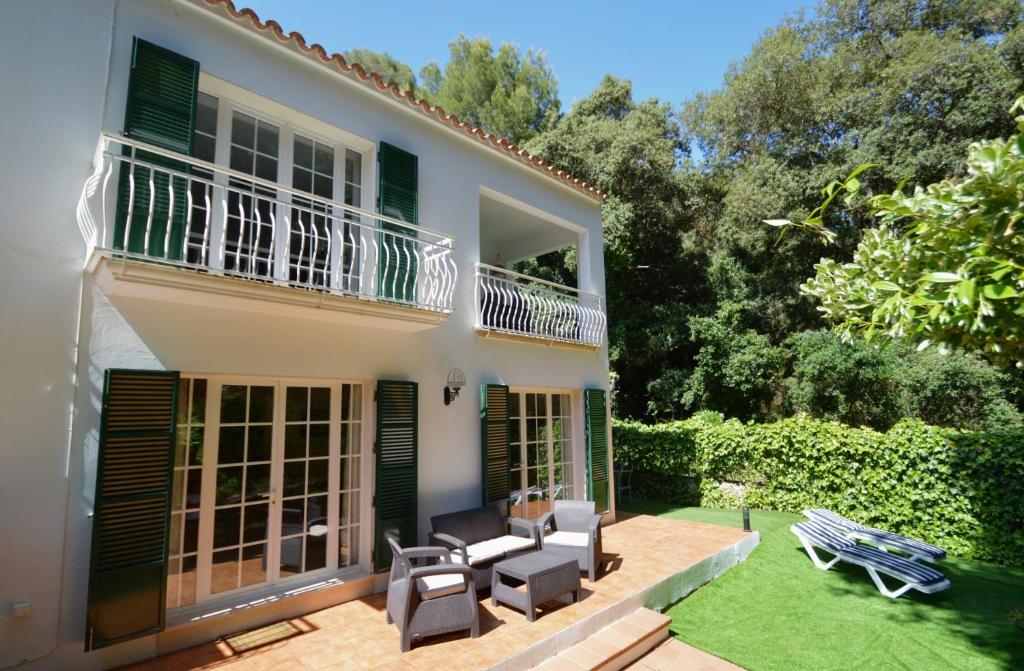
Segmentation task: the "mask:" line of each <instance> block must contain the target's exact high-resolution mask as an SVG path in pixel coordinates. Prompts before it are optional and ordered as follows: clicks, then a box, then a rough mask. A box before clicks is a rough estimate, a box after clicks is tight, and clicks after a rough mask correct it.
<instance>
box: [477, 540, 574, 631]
mask: <svg viewBox="0 0 1024 671" xmlns="http://www.w3.org/2000/svg"><path fill="white" fill-rule="evenodd" d="M523 585H525V586H526V591H525V592H524V591H523V590H522V589H516V588H517V587H519V588H522V586H523ZM570 592H571V593H572V600H573V602H574V603H575V602H577V601H579V600H580V565H579V563H578V562H577V561H576V560H575V559H573V558H572V557H566V556H565V555H563V554H558V553H557V552H549V551H545V550H541V551H539V552H531V553H529V554H525V555H520V556H518V557H514V558H512V559H506V560H505V561H503V562H499V563H497V564H495V565H494V572H493V573H492V575H491V604H492V605H495V606H496V605H498V602H499V601H501V602H504V603H506V604H508V605H510V606H515V607H516V608H519V609H521V610H522V611H523V612H525V613H526V619H527V620H529V621H530V622H533V621H534V620H535V619H536V618H537V615H536V609H537V606H539V605H540V604H542V603H544V602H545V601H550V600H551V599H556V598H558V597H560V596H562V595H564V594H569V593H570Z"/></svg>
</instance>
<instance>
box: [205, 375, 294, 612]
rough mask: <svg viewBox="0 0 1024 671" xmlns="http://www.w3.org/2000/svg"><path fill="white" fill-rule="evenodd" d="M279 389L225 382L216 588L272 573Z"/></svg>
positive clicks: (246, 583)
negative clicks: (273, 477)
mask: <svg viewBox="0 0 1024 671" xmlns="http://www.w3.org/2000/svg"><path fill="white" fill-rule="evenodd" d="M276 392H277V389H276V388H275V387H274V386H272V385H240V384H225V385H223V386H222V387H221V393H220V408H219V411H220V412H219V414H220V422H219V423H220V429H219V440H218V448H217V464H216V466H217V469H216V470H217V475H216V496H215V499H214V502H213V503H214V506H213V546H212V553H213V554H212V567H211V572H210V593H211V594H219V593H221V592H227V591H231V590H235V589H239V588H241V587H252V586H253V585H259V584H261V583H265V582H267V579H268V571H267V566H268V556H267V540H268V533H267V532H268V529H269V528H270V523H269V521H270V515H271V503H272V501H271V495H272V493H273V489H272V488H271V484H270V467H271V461H272V458H273V445H274V428H275V427H274V404H275V400H276Z"/></svg>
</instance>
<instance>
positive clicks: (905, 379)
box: [780, 331, 1024, 431]
mask: <svg viewBox="0 0 1024 671" xmlns="http://www.w3.org/2000/svg"><path fill="white" fill-rule="evenodd" d="M786 348H787V350H788V353H789V355H790V363H789V368H788V373H787V377H786V379H785V380H784V381H783V388H784V398H783V402H782V404H781V405H782V407H781V409H780V410H781V414H792V413H806V414H808V415H810V416H812V417H815V418H817V419H827V420H834V421H840V422H843V423H844V424H849V425H851V426H868V427H871V428H873V429H876V430H880V431H885V430H887V429H889V428H890V427H892V425H893V424H895V423H896V422H897V421H899V420H900V419H901V418H905V417H914V418H917V419H920V420H922V421H924V422H926V423H928V424H932V425H934V426H948V427H954V428H960V429H970V430H977V431H987V430H1000V429H1010V428H1024V416H1022V415H1021V413H1020V412H1019V411H1018V410H1017V409H1016V407H1015V406H1014V400H1015V399H1016V396H1017V391H1016V389H1015V383H1016V380H1015V379H1014V377H1012V376H1011V375H1009V374H1007V373H1006V372H1004V371H1001V370H999V369H998V368H996V367H994V366H993V365H991V364H989V363H988V362H986V361H984V360H982V359H981V358H979V357H977V356H974V355H971V354H965V353H963V352H953V353H950V354H946V355H942V354H939V353H938V352H936V351H934V350H929V351H924V352H916V351H914V350H913V349H911V348H908V347H905V346H903V345H902V344H900V343H897V342H881V343H878V344H877V345H869V344H868V343H865V342H864V341H862V340H852V341H844V340H843V339H841V338H840V337H839V336H838V335H837V334H836V333H835V332H832V331H804V332H801V333H797V334H794V335H793V336H791V337H790V338H789V339H788V340H787V341H786Z"/></svg>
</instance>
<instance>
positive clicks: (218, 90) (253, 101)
mask: <svg viewBox="0 0 1024 671" xmlns="http://www.w3.org/2000/svg"><path fill="white" fill-rule="evenodd" d="M199 90H200V91H201V92H202V93H206V94H207V95H210V96H213V97H214V98H216V99H217V137H216V150H215V156H216V160H215V163H216V164H217V165H219V166H228V165H229V164H230V160H229V159H230V151H231V123H232V118H233V116H234V112H235V111H236V110H237V111H239V112H242V113H243V114H246V115H249V116H251V117H254V118H256V119H258V120H261V121H265V122H267V123H271V124H274V125H275V126H277V128H278V143H279V146H278V159H277V179H276V181H277V183H279V184H282V185H285V186H289V187H291V181H292V180H291V177H292V168H293V151H294V145H295V137H294V136H295V134H296V133H297V134H299V135H302V136H303V137H306V138H309V139H312V140H316V141H317V142H321V143H323V144H326V145H330V146H331V147H332V148H333V149H334V179H333V182H334V183H333V196H332V199H333V200H335V201H338V202H344V201H345V182H346V180H345V177H346V175H345V155H346V151H347V150H351V151H354V152H356V153H357V154H359V155H360V156H361V161H360V163H361V165H360V167H361V174H360V200H361V203H360V205H359V206H358V207H360V208H361V209H364V210H367V211H369V210H368V209H367V208H366V203H373V202H376V180H375V179H374V177H375V174H374V166H376V151H377V149H376V143H374V142H373V141H372V140H368V139H366V138H362V137H359V136H358V135H354V134H352V133H349V132H348V131H345V130H343V129H341V128H338V127H336V126H332V125H330V124H328V123H325V122H323V121H321V120H320V119H317V118H315V117H312V116H310V115H307V114H304V113H302V112H299V111H298V110H295V109H294V108H291V107H287V106H285V105H282V104H280V103H277V102H274V101H272V100H269V99H267V98H263V97H262V96H259V95H257V94H255V93H252V92H251V91H248V90H246V89H243V88H241V87H239V86H236V85H234V84H232V83H230V82H227V81H224V80H223V79H219V78H217V77H214V76H212V75H210V74H209V73H206V72H200V73H199ZM215 179H216V183H217V184H220V185H222V186H227V181H226V178H225V177H224V175H221V174H218V175H216V176H215ZM279 197H280V198H281V200H283V201H285V202H286V203H287V202H290V201H291V197H290V195H289V194H287V193H279ZM284 210H285V208H284V206H280V207H279V208H278V211H277V212H276V213H275V216H276V218H277V226H278V227H279V229H278V230H277V231H276V232H275V249H274V259H275V264H274V269H273V276H274V278H275V280H276V281H279V282H281V283H287V282H288V262H287V259H285V258H284V256H285V254H284V251H285V246H286V244H287V239H288V236H289V235H290V233H291V232H290V230H287V228H286V221H287V218H286V217H285V214H286V212H285V211H284ZM222 217H223V211H222V209H221V206H220V204H219V199H218V203H216V204H215V205H214V211H213V212H212V213H211V221H214V222H220V221H221V220H222ZM364 224H365V222H364ZM222 237H223V236H222V231H221V227H220V226H219V225H216V226H213V228H212V230H211V233H210V249H212V250H219V249H220V245H221V243H222ZM360 242H361V244H362V245H365V246H367V247H370V246H372V241H371V240H368V239H363V240H361V241H360ZM367 251H368V253H372V251H371V250H370V249H367ZM331 255H332V259H331V262H332V265H331V268H332V269H333V268H336V267H337V264H336V263H334V261H335V259H334V258H333V257H335V255H336V253H335V251H334V249H332V251H331ZM373 262H374V260H373V259H371V258H370V257H369V255H368V257H367V262H366V266H367V267H372V266H373ZM209 265H210V267H211V268H212V269H214V270H221V269H222V268H221V261H220V258H219V255H218V254H211V255H210V260H209ZM367 272H368V271H367V269H366V267H364V268H363V277H362V278H361V280H360V286H361V288H365V287H368V286H371V285H370V284H367V282H368V281H371V280H372V274H371V276H367ZM337 276H338V274H337V273H334V272H332V273H331V282H330V286H331V288H338V282H337V281H336V280H337Z"/></svg>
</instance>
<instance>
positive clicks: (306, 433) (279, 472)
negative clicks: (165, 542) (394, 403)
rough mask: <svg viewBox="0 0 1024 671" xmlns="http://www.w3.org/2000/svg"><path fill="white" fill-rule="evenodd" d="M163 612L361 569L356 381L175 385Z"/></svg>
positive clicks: (207, 380)
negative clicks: (290, 581) (319, 574)
mask: <svg viewBox="0 0 1024 671" xmlns="http://www.w3.org/2000/svg"><path fill="white" fill-rule="evenodd" d="M179 393H180V395H181V396H180V398H181V403H180V411H179V417H178V446H177V450H176V456H175V478H174V501H173V506H172V514H171V541H170V548H169V571H168V598H167V607H168V608H176V607H180V606H188V605H191V604H194V603H199V602H202V601H204V600H206V599H209V598H212V597H216V596H219V595H222V594H226V593H230V592H233V591H236V590H243V589H246V588H251V587H256V586H259V585H267V584H272V583H276V582H279V581H284V580H288V579H291V578H295V577H297V576H303V575H309V574H310V573H314V572H316V571H329V570H333V569H340V568H344V567H346V566H351V565H355V564H357V563H358V562H359V555H358V546H359V544H358V535H359V533H360V523H359V517H358V510H359V505H358V498H359V496H360V492H361V488H360V474H359V467H360V461H361V460H360V454H361V445H362V385H361V384H357V383H345V382H310V383H297V382H292V381H288V382H284V381H275V380H262V379H261V380H246V379H242V378H240V379H228V378H217V377H196V378H183V379H182V381H181V389H180V390H179Z"/></svg>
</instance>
